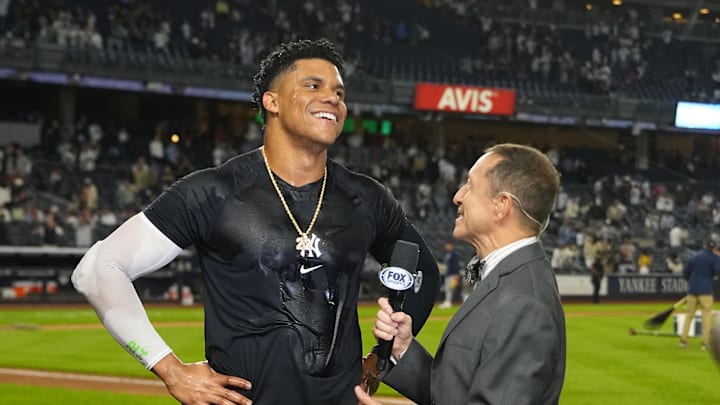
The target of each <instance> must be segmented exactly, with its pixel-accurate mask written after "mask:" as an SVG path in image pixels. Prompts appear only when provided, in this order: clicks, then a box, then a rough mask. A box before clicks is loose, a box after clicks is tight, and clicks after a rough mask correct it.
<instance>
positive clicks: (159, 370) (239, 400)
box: [152, 354, 252, 405]
mask: <svg viewBox="0 0 720 405" xmlns="http://www.w3.org/2000/svg"><path fill="white" fill-rule="evenodd" d="M152 371H153V372H154V373H155V374H157V375H158V377H160V379H161V380H162V381H163V382H164V383H165V386H166V387H167V390H168V392H170V395H172V396H173V397H175V399H177V400H178V401H180V402H181V403H182V404H184V405H210V404H215V405H238V404H239V405H250V404H252V401H251V400H250V399H248V398H246V397H245V396H243V395H241V394H240V393H238V392H237V391H233V390H232V389H228V388H226V387H237V388H241V389H244V390H249V389H250V388H251V387H252V385H251V384H250V381H248V380H246V379H244V378H240V377H231V376H228V375H224V374H220V373H217V372H215V371H214V370H213V369H212V368H211V367H210V365H209V364H208V363H207V361H201V362H197V363H183V362H181V361H180V359H178V358H177V357H175V355H173V354H170V355H168V356H165V357H164V358H163V359H162V360H160V361H159V362H158V363H157V364H156V365H155V366H154V367H153V369H152Z"/></svg>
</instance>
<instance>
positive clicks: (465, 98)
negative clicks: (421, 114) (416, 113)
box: [414, 83, 515, 115]
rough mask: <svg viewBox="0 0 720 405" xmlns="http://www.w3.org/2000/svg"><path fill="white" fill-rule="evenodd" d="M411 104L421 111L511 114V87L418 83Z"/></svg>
mask: <svg viewBox="0 0 720 405" xmlns="http://www.w3.org/2000/svg"><path fill="white" fill-rule="evenodd" d="M414 107H415V109H416V110H424V111H447V112H459V113H469V114H493V115H512V114H513V113H514V112H515V90H506V89H494V88H488V87H470V86H454V85H447V84H433V83H418V84H417V86H416V87H415V104H414Z"/></svg>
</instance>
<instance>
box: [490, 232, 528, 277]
mask: <svg viewBox="0 0 720 405" xmlns="http://www.w3.org/2000/svg"><path fill="white" fill-rule="evenodd" d="M537 240H538V238H537V237H535V236H531V237H528V238H523V239H520V240H517V241H515V242H513V243H511V244H509V245H505V246H503V247H501V248H500V249H497V250H494V251H492V252H490V253H489V254H488V255H487V256H485V258H484V259H483V260H484V261H485V267H484V268H483V270H482V278H485V277H487V276H488V274H490V272H491V271H493V269H495V267H496V266H497V265H498V263H500V262H501V261H502V260H503V259H504V258H506V257H508V256H509V255H510V254H511V253H513V252H514V251H516V250H518V249H520V248H523V247H525V246H528V245H532V244H533V243H535V242H537Z"/></svg>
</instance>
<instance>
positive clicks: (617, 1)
mask: <svg viewBox="0 0 720 405" xmlns="http://www.w3.org/2000/svg"><path fill="white" fill-rule="evenodd" d="M612 4H613V6H622V0H613V2H612Z"/></svg>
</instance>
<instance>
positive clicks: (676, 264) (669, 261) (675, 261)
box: [665, 252, 683, 274]
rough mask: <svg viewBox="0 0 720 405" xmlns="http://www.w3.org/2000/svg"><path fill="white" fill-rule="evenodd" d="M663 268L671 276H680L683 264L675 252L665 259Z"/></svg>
mask: <svg viewBox="0 0 720 405" xmlns="http://www.w3.org/2000/svg"><path fill="white" fill-rule="evenodd" d="M665 266H666V267H667V271H669V272H671V273H673V274H682V271H683V263H682V261H681V260H680V258H679V257H678V254H677V253H675V252H672V253H670V254H669V255H668V257H666V258H665Z"/></svg>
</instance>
